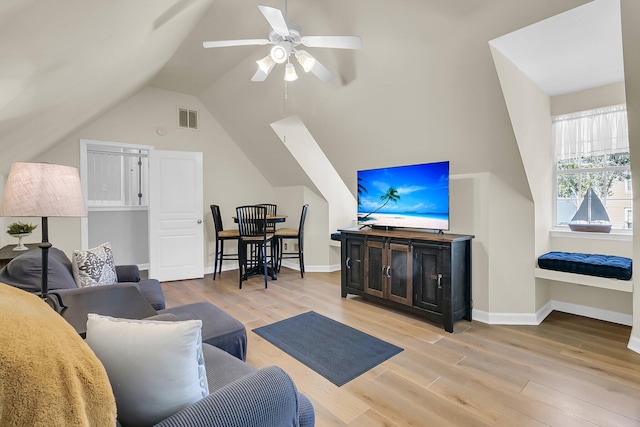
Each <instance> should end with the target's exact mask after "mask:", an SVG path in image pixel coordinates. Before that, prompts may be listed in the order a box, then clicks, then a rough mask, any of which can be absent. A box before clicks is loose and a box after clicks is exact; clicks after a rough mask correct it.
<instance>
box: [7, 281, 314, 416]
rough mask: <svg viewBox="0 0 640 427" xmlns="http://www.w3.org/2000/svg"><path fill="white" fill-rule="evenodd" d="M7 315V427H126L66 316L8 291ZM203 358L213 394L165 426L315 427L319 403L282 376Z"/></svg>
mask: <svg viewBox="0 0 640 427" xmlns="http://www.w3.org/2000/svg"><path fill="white" fill-rule="evenodd" d="M0 311H2V313H3V316H0V336H1V337H2V342H3V345H4V346H5V347H4V350H3V363H0V389H2V391H3V399H0V425H77V426H95V425H110V426H113V425H114V424H116V425H118V424H117V421H116V411H117V402H115V399H114V395H113V393H112V392H111V387H110V385H109V379H108V377H107V372H106V371H105V370H104V369H103V368H101V362H100V360H99V359H98V358H97V357H96V355H95V354H94V353H93V352H92V351H91V349H90V348H89V346H88V345H87V343H86V342H85V341H84V340H82V339H81V338H80V336H79V335H78V334H77V332H75V330H74V329H73V328H71V327H70V326H69V324H67V323H66V322H65V321H64V320H63V319H62V317H60V316H58V315H57V314H56V313H55V312H54V311H53V310H51V309H50V307H49V306H48V305H47V304H45V303H44V302H42V300H40V299H38V298H35V297H34V296H33V295H29V294H28V293H26V292H23V291H20V290H17V289H14V288H13V287H12V286H5V285H3V284H0ZM153 317H154V318H155V320H164V321H174V320H175V318H176V316H175V315H173V314H168V313H164V314H160V315H157V316H153ZM202 351H203V356H204V363H205V369H206V373H207V382H208V386H209V394H208V395H207V396H205V397H203V398H202V399H200V400H198V401H197V402H195V403H194V404H191V405H189V406H186V407H184V408H182V409H180V410H178V412H176V413H174V414H173V415H170V416H169V417H168V418H166V419H164V420H162V421H160V422H159V423H158V424H157V425H158V426H162V427H178V426H179V427H184V426H191V427H205V426H206V427H216V426H220V427H222V426H224V427H287V426H292V427H312V426H313V425H314V424H315V413H314V409H313V406H312V405H311V402H310V401H309V400H308V399H307V398H306V397H305V396H303V395H302V394H300V393H298V391H297V390H296V386H295V384H294V383H293V381H292V380H291V378H290V377H289V375H287V374H286V373H285V372H284V371H283V370H282V369H280V368H278V367H275V366H271V367H267V368H263V369H260V370H256V369H255V368H253V367H251V366H249V365H247V364H246V363H244V362H242V361H241V360H239V359H238V358H237V357H234V356H232V355H230V354H228V353H227V352H225V351H223V350H221V349H219V348H217V347H214V346H211V345H209V344H203V345H202ZM123 357H126V356H125V355H123ZM148 357H149V358H152V357H153V354H149V355H148ZM52 366H55V368H53V369H52ZM70 385H73V386H72V387H70ZM52 402H55V403H54V404H52ZM122 427H133V426H127V425H124V426H122Z"/></svg>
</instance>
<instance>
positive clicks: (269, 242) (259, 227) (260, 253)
mask: <svg viewBox="0 0 640 427" xmlns="http://www.w3.org/2000/svg"><path fill="white" fill-rule="evenodd" d="M236 217H237V219H238V231H239V236H240V237H239V240H238V266H239V280H238V285H239V287H240V289H242V282H243V281H244V280H247V279H248V277H249V276H250V275H251V274H253V273H254V272H257V271H260V270H263V273H264V287H265V288H266V287H267V279H268V276H269V272H271V278H272V279H275V278H276V269H277V265H276V257H275V251H274V249H275V247H274V245H273V241H274V240H275V239H274V235H273V233H269V232H267V227H266V225H267V224H266V223H267V208H266V207H264V206H255V205H252V206H238V207H237V208H236ZM249 248H251V251H248V249H249ZM268 249H269V250H270V258H271V261H270V263H271V266H270V267H269V263H268V262H267V250H268ZM247 254H252V255H251V256H250V257H248V256H247Z"/></svg>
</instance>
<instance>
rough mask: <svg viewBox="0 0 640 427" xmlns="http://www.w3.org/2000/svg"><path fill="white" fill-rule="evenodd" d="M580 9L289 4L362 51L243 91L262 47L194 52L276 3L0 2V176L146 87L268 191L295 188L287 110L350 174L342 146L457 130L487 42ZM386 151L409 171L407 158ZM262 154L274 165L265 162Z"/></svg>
mask: <svg viewBox="0 0 640 427" xmlns="http://www.w3.org/2000/svg"><path fill="white" fill-rule="evenodd" d="M599 1H601V0H599ZM604 1H607V0H604ZM587 2H588V1H587V0H563V1H558V0H449V1H442V0H399V1H395V2H389V1H383V0H350V1H340V0H325V1H322V2H320V1H312V0H291V1H289V2H288V5H287V14H288V18H289V20H290V21H294V22H296V23H297V24H299V25H300V26H302V28H303V29H304V31H305V33H306V34H309V35H350V34H357V35H360V36H361V37H362V40H363V43H364V49H363V50H361V51H343V50H334V49H309V51H311V52H312V53H313V55H315V56H316V57H317V58H318V59H319V60H320V61H321V62H322V63H323V64H324V65H325V66H327V67H328V68H329V69H330V70H332V71H333V72H334V73H335V74H337V75H338V78H337V79H336V80H335V81H333V82H331V83H329V84H324V83H322V82H320V81H319V80H318V79H316V78H315V76H313V75H311V74H308V75H307V74H303V73H302V72H301V71H300V70H299V71H298V74H299V75H300V78H299V79H298V80H297V81H296V82H293V83H289V84H288V85H286V86H285V84H284V82H283V80H282V70H281V69H280V70H279V69H274V70H273V72H272V73H271V75H270V76H269V77H268V79H267V80H266V81H265V82H263V83H254V82H251V81H250V79H251V76H252V75H253V73H254V72H255V69H256V65H255V61H256V60H257V59H260V58H261V57H263V56H264V55H266V53H267V52H268V49H269V47H268V46H245V47H233V48H218V49H203V48H202V42H203V41H205V40H224V39H245V38H265V37H266V36H267V35H268V31H269V27H268V25H267V23H266V21H265V19H264V17H263V16H262V14H261V13H260V11H259V10H258V8H257V4H264V5H268V6H273V7H276V8H279V9H284V1H282V0H260V1H257V0H135V1H131V0H112V1H108V2H105V1H98V0H91V1H78V0H63V1H57V2H49V1H42V0H7V1H3V2H1V3H0V151H1V152H2V153H3V155H2V156H1V158H0V173H3V174H4V173H6V171H7V170H8V167H9V165H10V163H11V162H12V161H16V160H29V159H31V158H33V157H34V156H36V155H37V154H38V153H40V152H42V151H43V150H45V149H46V148H47V147H49V146H50V145H51V144H55V143H56V142H57V141H59V140H60V139H61V138H63V137H64V136H65V135H67V134H69V133H70V132H72V131H74V130H75V129H77V128H78V127H80V126H82V125H83V124H84V123H86V122H87V121H90V120H92V119H94V118H96V117H98V116H99V115H100V114H102V113H103V112H105V111H107V110H108V109H109V108H112V107H113V106H115V105H117V104H118V103H120V102H121V101H122V100H124V99H126V98H127V97H129V96H131V95H132V94H134V93H136V92H137V91H138V90H140V89H141V88H142V87H144V86H146V85H152V86H155V87H159V88H163V89H168V90H172V91H177V92H183V93H187V94H191V95H194V96H197V97H198V98H199V99H200V100H201V101H202V102H203V103H204V105H205V106H206V107H207V108H208V109H209V110H210V111H211V113H212V114H213V115H214V116H215V117H216V119H217V120H218V121H219V122H220V124H221V125H222V126H223V128H224V129H225V130H226V131H227V132H228V133H229V135H231V137H232V138H233V139H234V141H236V143H237V144H238V145H239V146H240V148H241V149H242V150H243V151H244V152H245V153H247V155H248V156H249V157H250V158H251V159H253V161H254V163H256V164H257V165H262V166H260V168H261V171H262V172H263V174H264V175H265V177H266V178H267V179H268V180H269V181H270V182H271V183H272V184H273V185H276V186H277V185H291V182H292V180H293V181H299V182H300V181H301V182H304V174H303V173H302V171H301V170H300V169H299V167H298V166H297V165H296V163H295V162H294V161H293V159H292V158H291V156H289V155H288V153H286V150H285V148H284V147H283V146H282V144H281V143H280V142H279V140H278V139H277V137H276V136H275V134H274V133H273V132H272V131H271V129H270V127H269V124H270V123H272V122H274V121H277V120H280V119H282V118H283V117H285V116H287V115H290V114H296V115H298V116H300V118H301V119H302V120H303V121H304V123H305V124H306V125H307V127H308V128H309V129H310V131H311V133H312V134H313V135H314V137H315V138H316V139H317V140H318V142H319V144H320V145H321V147H322V148H323V150H325V152H326V153H327V155H328V157H329V158H330V160H331V161H332V163H333V164H334V165H335V166H336V169H337V170H338V171H341V170H343V169H344V168H345V167H346V164H347V163H350V164H351V167H353V164H354V163H355V164H356V167H357V166H358V161H359V160H358V156H357V155H351V156H345V155H344V153H345V144H348V146H349V150H348V152H349V153H352V154H353V153H363V152H366V151H367V150H372V149H375V150H382V148H383V147H385V144H386V145H389V144H393V141H394V139H397V138H404V139H406V138H407V137H408V135H414V137H415V135H420V134H422V133H424V132H426V131H427V129H430V126H431V128H432V127H433V126H432V125H433V124H434V123H438V124H443V125H445V126H450V127H451V129H452V131H453V132H458V131H459V130H456V128H455V126H456V121H455V120H454V119H453V118H452V117H453V115H454V114H460V113H462V114H465V113H471V112H466V111H465V108H466V107H465V104H464V103H463V102H462V100H460V99H449V98H451V97H450V94H451V92H452V90H453V89H452V88H455V91H456V92H458V93H459V91H465V93H468V96H469V97H474V96H480V97H481V96H485V95H486V94H485V93H484V90H485V89H484V88H483V87H479V85H478V84H477V82H475V81H474V72H475V70H474V69H473V68H474V67H477V68H480V69H484V68H488V67H490V65H491V62H490V53H489V48H488V46H487V42H488V41H489V40H492V39H495V38H498V37H500V36H502V35H504V34H507V33H510V32H512V31H515V30H517V29H520V28H522V27H526V26H528V25H530V24H533V23H535V22H538V21H540V20H543V19H546V18H548V17H550V16H553V15H556V14H558V13H561V12H564V11H566V10H569V9H572V8H574V7H577V6H580V5H583V4H585V3H587ZM539 61H543V59H540V60H539ZM452 69H456V70H464V71H456V73H451V72H449V71H447V70H452ZM461 76H462V78H461ZM480 86H481V85H480ZM496 87H497V83H496ZM285 91H286V92H287V97H288V99H287V101H286V102H285ZM492 96H493V95H492ZM425 99H428V100H429V102H426V101H425ZM407 128H410V129H411V131H410V132H407ZM460 139H464V138H460ZM451 148H452V147H449V149H451ZM460 148H461V149H462V147H460ZM439 149H440V148H438V147H437V146H436V147H434V148H433V152H434V156H435V157H438V150H439ZM479 152H480V151H479ZM389 155H390V156H397V159H396V161H398V162H409V161H411V159H413V158H415V156H416V153H415V152H412V151H411V149H410V148H409V149H407V150H405V151H404V152H403V153H390V154H389ZM272 158H273V159H278V165H279V166H278V167H273V166H272V167H266V166H264V165H268V164H270V165H273V164H275V163H274V162H269V161H268V160H269V159H272ZM265 160H267V161H265ZM469 162H470V163H469V165H471V164H472V163H473V159H471V160H470V161H469ZM371 166H375V165H371ZM461 167H465V168H467V169H468V168H471V167H472V166H468V167H467V165H461Z"/></svg>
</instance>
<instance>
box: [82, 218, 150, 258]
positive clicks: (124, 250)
mask: <svg viewBox="0 0 640 427" xmlns="http://www.w3.org/2000/svg"><path fill="white" fill-rule="evenodd" d="M88 216H89V224H90V227H89V236H88V242H89V243H88V245H89V248H95V247H96V246H98V245H101V244H102V243H105V242H109V244H110V245H111V249H112V250H113V258H114V260H115V262H116V265H123V264H135V265H143V266H144V265H145V264H149V212H148V211H147V210H146V209H145V210H129V211H89V215H88Z"/></svg>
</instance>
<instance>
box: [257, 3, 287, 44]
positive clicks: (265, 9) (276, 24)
mask: <svg viewBox="0 0 640 427" xmlns="http://www.w3.org/2000/svg"><path fill="white" fill-rule="evenodd" d="M258 8H259V9H260V12H262V14H263V15H264V17H265V18H266V20H267V21H268V22H269V25H271V28H272V29H273V31H275V32H276V34H280V35H281V36H283V37H285V36H288V35H289V27H288V26H287V21H285V19H284V16H282V12H280V9H276V8H274V7H269V6H258Z"/></svg>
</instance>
